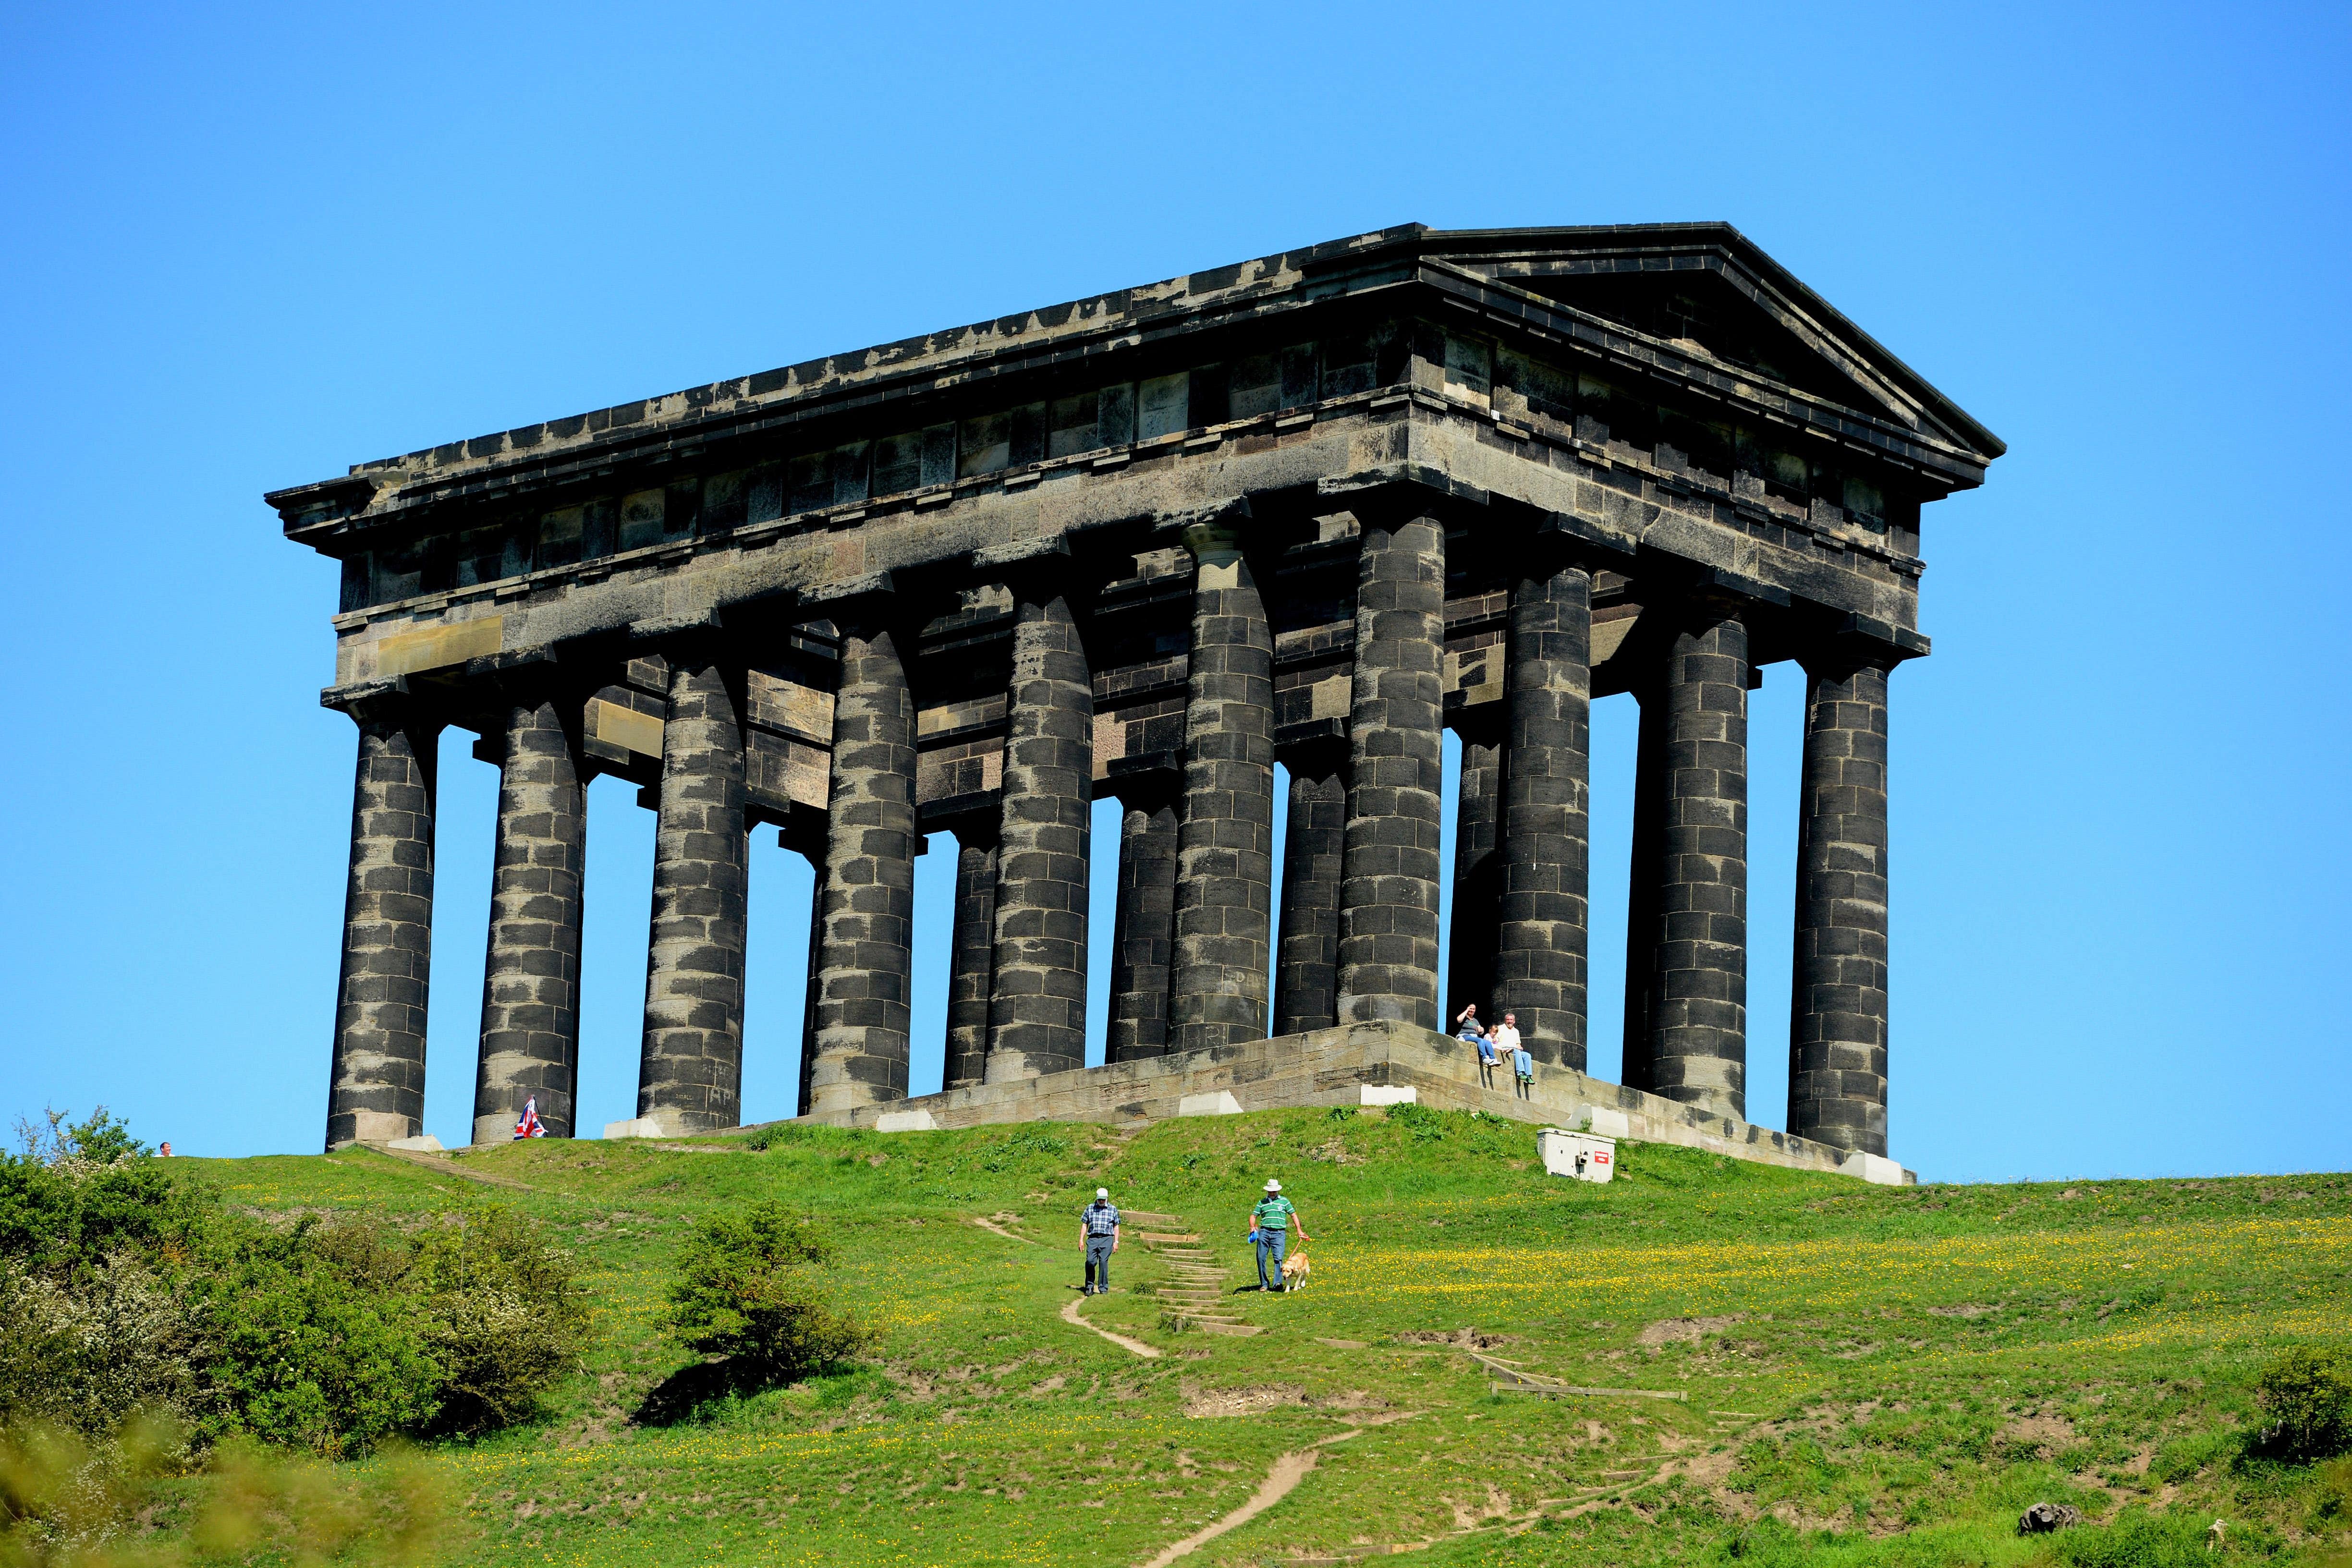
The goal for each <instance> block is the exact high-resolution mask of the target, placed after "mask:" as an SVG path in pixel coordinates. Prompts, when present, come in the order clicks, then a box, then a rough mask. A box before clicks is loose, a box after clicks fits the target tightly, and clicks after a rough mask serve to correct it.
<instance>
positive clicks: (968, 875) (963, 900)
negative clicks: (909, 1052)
mask: <svg viewBox="0 0 2352 1568" xmlns="http://www.w3.org/2000/svg"><path fill="white" fill-rule="evenodd" d="M956 843H957V849H956V891H955V932H954V936H953V937H952V939H951V941H950V951H949V956H948V962H949V968H948V1050H947V1070H946V1073H945V1079H946V1082H945V1087H947V1088H950V1089H961V1088H965V1087H967V1086H969V1085H971V1084H974V1083H978V1082H981V1081H982V1078H984V1077H985V1076H986V1075H987V1071H988V998H989V992H990V990H991V989H992V985H991V982H992V980H993V979H994V978H995V973H996V824H995V823H994V822H991V823H989V824H987V826H985V827H984V828H983V827H979V826H976V825H974V824H972V823H969V822H965V823H959V824H958V825H957V828H956Z"/></svg>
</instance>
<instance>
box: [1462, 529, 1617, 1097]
mask: <svg viewBox="0 0 2352 1568" xmlns="http://www.w3.org/2000/svg"><path fill="white" fill-rule="evenodd" d="M1591 657H1592V577H1591V573H1590V572H1589V571H1588V570H1586V569H1585V568H1584V567H1582V566H1580V565H1576V564H1570V565H1564V566H1560V567H1559V568H1558V569H1557V570H1549V571H1541V570H1539V571H1531V572H1528V573H1526V574H1524V575H1522V576H1521V577H1519V579H1518V580H1517V581H1516V582H1515V583H1513V584H1512V588H1511V631H1510V646H1509V650H1508V663H1507V666H1506V669H1507V679H1506V685H1505V693H1504V701H1505V702H1506V704H1507V706H1508V709H1509V711H1508V714H1507V723H1508V725H1509V727H1510V738H1509V746H1508V748H1507V751H1506V753H1505V760H1504V764H1503V803H1502V829H1501V840H1502V841H1501V845H1500V848H1499V850H1498V852H1497V853H1496V861H1497V862H1498V864H1499V867H1500V875H1499V877H1498V878H1497V883H1498V886H1497V893H1498V899H1497V904H1498V908H1497V911H1496V913H1497V916H1498V920H1499V928H1498V930H1497V932H1496V952H1495V962H1494V977H1495V986H1494V995H1493V998H1492V1000H1491V1002H1490V1003H1489V1005H1490V1006H1491V1007H1492V1009H1493V1010H1494V1016H1495V1019H1496V1020H1497V1021H1500V1019H1502V1016H1503V1015H1504V1014H1505V1013H1506V1012H1509V1013H1515V1014H1517V1018H1518V1030H1519V1038H1520V1040H1522V1041H1523V1042H1525V1044H1526V1046H1527V1049H1528V1054H1529V1055H1531V1056H1533V1057H1535V1058H1536V1060H1538V1061H1544V1062H1549V1063H1554V1064H1557V1065H1559V1066H1562V1067H1570V1068H1574V1069H1575V1070H1576V1071H1579V1072H1581V1071H1584V1064H1585V1041H1586V1034H1585V1017H1586V1005H1587V997H1586V968H1585V965H1586V937H1587V925H1588V920H1589V918H1590V915H1589V908H1588V899H1589V896H1590V885H1591V750H1592V667H1591ZM1466 793H1467V790H1466V789H1465V794H1466ZM1454 896H1455V897H1456V898H1459V897H1461V896H1462V894H1461V892H1460V890H1459V889H1457V890H1456V891H1455V894H1454Z"/></svg>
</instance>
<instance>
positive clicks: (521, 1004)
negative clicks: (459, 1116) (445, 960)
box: [474, 683, 588, 1145]
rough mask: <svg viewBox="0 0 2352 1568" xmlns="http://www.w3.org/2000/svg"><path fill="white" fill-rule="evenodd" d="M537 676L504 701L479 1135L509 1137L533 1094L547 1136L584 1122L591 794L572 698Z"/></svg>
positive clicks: (479, 1138)
mask: <svg viewBox="0 0 2352 1568" xmlns="http://www.w3.org/2000/svg"><path fill="white" fill-rule="evenodd" d="M538 685H539V683H533V685H530V686H525V687H522V688H520V689H516V690H511V691H509V694H508V697H507V704H506V737H505V755H504V757H503V758H501V760H500V762H499V823H498V845H497V849H496V860H495V862H494V865H493V868H492V870H491V873H490V931H489V948H488V955H487V956H486V958H485V960H484V962H483V966H482V1044H481V1055H480V1058H479V1065H478V1070H477V1071H476V1074H475V1079H474V1142H475V1144H476V1145H484V1144H499V1143H507V1142H509V1141H511V1140H512V1138H513V1136H514V1129H515V1124H516V1123H517V1122H518V1121H519V1120H520V1117H521V1114H522V1108H523V1105H524V1103H525V1102H527V1101H528V1102H531V1103H535V1104H536V1105H537V1107H538V1111H539V1120H540V1124H541V1126H543V1127H545V1128H546V1129H547V1135H548V1136H550V1137H552V1138H568V1137H571V1136H572V1134H573V1132H574V1130H575V1127H576V1100H575V1094H576V1092H577V1088H578V1082H579V1075H580V923H581V915H582V904H581V881H582V877H583V873H584V871H585V865H586V855H587V841H588V795H587V789H586V787H585V785H583V783H582V781H581V778H580V765H579V761H578V759H577V758H576V756H575V755H574V752H573V740H572V734H571V732H570V730H569V728H568V727H567V726H566V725H565V723H564V718H563V716H564V713H565V712H566V711H567V705H565V704H563V703H562V702H559V700H558V699H557V697H556V696H555V695H554V694H552V693H550V692H547V691H544V690H541V689H538ZM569 711H572V712H575V713H576V712H577V711H578V710H577V705H576V704H572V705H569Z"/></svg>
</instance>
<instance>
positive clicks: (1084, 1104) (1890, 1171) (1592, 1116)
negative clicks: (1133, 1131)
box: [740, 1023, 1918, 1186]
mask: <svg viewBox="0 0 2352 1568" xmlns="http://www.w3.org/2000/svg"><path fill="white" fill-rule="evenodd" d="M1495 1082H1496V1085H1497V1086H1496V1087H1493V1088H1490V1087H1488V1086H1487V1084H1486V1082H1485V1081H1483V1080H1482V1078H1481V1075H1480V1071H1479V1067H1478V1053H1477V1051H1475V1049H1474V1048H1472V1047H1470V1046H1467V1045H1465V1044H1464V1043H1462V1042H1461V1041H1460V1040H1454V1039H1452V1038H1450V1037H1448V1036H1445V1035H1442V1034H1435V1033H1432V1032H1431V1031H1429V1030H1422V1029H1415V1028H1413V1027H1412V1026H1411V1025H1407V1024H1401V1023H1361V1024H1349V1025H1346V1026H1344V1027H1341V1028H1339V1029H1327V1030H1315V1031H1313V1032H1312V1033H1308V1034H1293V1035H1284V1036H1281V1037H1279V1038H1277V1039H1274V1040H1251V1041H1249V1042H1247V1043H1245V1044H1242V1045H1231V1046H1216V1047H1213V1048H1211V1049H1209V1050H1206V1051H1184V1052H1181V1053H1179V1054H1175V1055H1171V1056H1160V1057H1152V1058H1150V1059H1147V1060H1145V1061H1120V1062H1113V1063H1109V1064H1107V1065H1105V1066H1102V1067H1089V1068H1080V1069H1078V1070H1076V1071H1069V1072H1054V1073H1048V1074H1046V1075H1045V1077H1042V1078H1031V1079H1024V1080H1022V1081H1020V1082H1013V1083H987V1084H977V1085H974V1086H972V1087H971V1088H965V1089H949V1090H943V1091H941V1092H939V1093H937V1094H923V1095H919V1096H917V1097H915V1098H913V1099H910V1100H898V1101H892V1102H888V1103H883V1104H877V1105H862V1106H858V1107H856V1108H854V1109H852V1110H848V1111H836V1112H826V1113H821V1114H817V1115H811V1116H804V1117H802V1118H800V1120H801V1121H803V1122H805V1123H809V1124H816V1125H824V1126H835V1127H872V1128H877V1129H878V1130H880V1131H884V1132H898V1131H908V1132H913V1131H928V1130H931V1129H936V1128H953V1127H978V1126H988V1125H992V1124H1001V1123H1009V1122H1131V1121H1135V1120H1137V1119H1139V1118H1141V1119H1145V1120H1150V1121H1160V1120H1164V1119H1168V1118H1172V1117H1176V1116H1198V1115H1216V1114H1220V1113H1223V1114H1228V1115H1230V1114H1232V1113H1234V1112H1237V1111H1272V1110H1281V1109H1286V1108H1290V1107H1295V1106H1329V1105H1360V1104H1367V1103H1399V1102H1404V1101H1406V1100H1408V1098H1409V1099H1410V1100H1411V1101H1412V1102H1413V1103H1420V1104H1423V1105H1429V1106H1434V1107H1438V1108H1442V1109H1445V1110H1454V1111H1484V1112H1486V1113H1487V1114H1488V1115H1492V1116H1503V1117H1507V1118H1509V1119H1510V1120H1512V1121H1517V1122H1525V1123H1528V1124H1530V1125H1542V1126H1558V1127H1569V1128H1583V1129H1587V1130H1589V1131H1591V1132H1593V1133H1597V1134H1601V1135H1602V1136H1604V1137H1614V1138H1621V1139H1625V1140H1629V1141H1631V1142H1634V1143H1649V1144H1675V1145H1680V1146H1682V1147H1684V1148H1692V1149H1705V1150H1706V1151H1707V1152H1708V1153H1710V1154H1717V1155H1729V1156H1731V1157H1732V1158H1734V1159H1742V1160H1754V1161H1756V1162H1758V1163H1759V1164H1761V1165H1773V1166H1787V1167H1789V1168H1790V1169H1792V1170H1814V1171H1829V1172H1832V1173H1835V1174H1837V1175H1840V1176H1855V1177H1858V1178H1860V1179H1861V1180H1864V1181H1868V1182H1874V1183H1877V1184H1879V1185H1881V1186H1908V1185H1911V1184H1913V1183H1916V1181H1917V1180H1918V1177H1917V1176H1916V1175H1914V1174H1913V1173H1912V1172H1910V1171H1907V1170H1905V1169H1904V1168H1903V1167H1902V1166H1899V1165H1897V1164H1896V1163H1895V1162H1894V1161H1893V1160H1889V1159H1885V1158H1884V1157H1882V1156H1880V1155H1865V1154H1861V1153H1857V1152H1854V1151H1852V1150H1847V1149H1840V1148H1835V1147H1832V1145H1828V1144H1822V1143H1816V1142H1814V1141H1813V1140H1811V1139H1810V1138H1798V1137H1791V1136H1790V1135H1789V1134H1786V1133H1776V1132H1773V1131H1772V1130H1771V1129H1770V1128H1769V1127H1759V1126H1757V1125H1756V1124H1753V1123H1750V1122H1742V1121H1738V1120H1737V1119H1735V1118H1732V1117H1728V1116H1710V1115H1708V1114H1706V1113H1704V1112H1702V1111H1699V1110H1698V1109H1696V1107H1694V1106H1689V1105H1684V1104H1681V1103H1677V1102H1675V1101H1672V1100H1668V1099H1665V1098H1664V1097H1662V1096H1660V1095H1656V1094H1651V1093H1648V1092H1644V1091H1643V1090H1639V1089H1628V1088H1626V1087H1625V1086H1624V1085H1622V1084H1619V1083H1605V1082H1601V1080H1599V1079H1597V1078H1591V1077H1588V1076H1587V1075H1585V1074H1584V1073H1581V1072H1575V1071H1570V1070H1569V1069H1567V1068H1564V1067H1545V1068H1540V1069H1538V1073H1537V1078H1536V1083H1535V1089H1534V1092H1533V1093H1532V1094H1531V1095H1530V1096H1528V1097H1527V1098H1521V1097H1520V1096H1519V1095H1518V1094H1517V1093H1516V1092H1514V1090H1513V1088H1512V1085H1511V1081H1510V1075H1509V1073H1508V1072H1507V1071H1506V1072H1500V1073H1496V1075H1495ZM1368 1089H1370V1090H1374V1091H1379V1092H1377V1093H1370V1094H1368V1093H1366V1092H1365V1091H1366V1090H1368ZM1398 1091H1403V1092H1398ZM740 1131H743V1132H749V1131H751V1129H750V1128H748V1127H746V1128H742V1129H740Z"/></svg>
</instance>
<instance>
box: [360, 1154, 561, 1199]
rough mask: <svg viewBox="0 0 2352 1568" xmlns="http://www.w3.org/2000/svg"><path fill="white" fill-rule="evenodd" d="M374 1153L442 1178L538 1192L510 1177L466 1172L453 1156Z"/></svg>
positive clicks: (485, 1172) (480, 1172)
mask: <svg viewBox="0 0 2352 1568" xmlns="http://www.w3.org/2000/svg"><path fill="white" fill-rule="evenodd" d="M374 1152H375V1153H377V1154H379V1155H383V1156H384V1158H386V1159H391V1160H398V1161H399V1162H400V1163H401V1164H403V1165H404V1166H419V1167H420V1168H422V1169H425V1170H428V1171H438V1172H439V1173H440V1174H441V1175H443V1176H457V1177H458V1178H460V1179H461V1180H465V1181H472V1182H479V1183H481V1184H482V1185H483V1186H503V1187H507V1188H509V1189H511V1190H513V1191H516V1192H537V1191H538V1190H539V1188H537V1187H535V1186H531V1185H530V1183H529V1182H527V1181H517V1180H516V1179H515V1178H514V1177H512V1176H492V1175H491V1174H490V1173H489V1172H488V1171H474V1170H467V1168H466V1166H465V1164H464V1162H462V1161H460V1160H459V1159H458V1158H457V1155H454V1154H438V1155H436V1154H433V1153H430V1152H429V1151H427V1150H425V1149H386V1148H377V1149H376V1150H375V1151H374Z"/></svg>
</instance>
